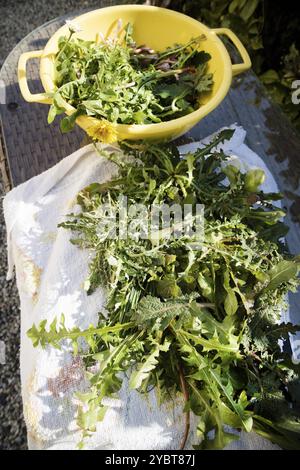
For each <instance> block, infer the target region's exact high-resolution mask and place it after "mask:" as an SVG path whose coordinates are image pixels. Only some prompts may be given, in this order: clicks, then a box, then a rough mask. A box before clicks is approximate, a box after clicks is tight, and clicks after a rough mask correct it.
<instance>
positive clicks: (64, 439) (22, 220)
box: [4, 126, 277, 450]
mask: <svg viewBox="0 0 300 470" xmlns="http://www.w3.org/2000/svg"><path fill="white" fill-rule="evenodd" d="M233 127H234V128H235V129H236V130H235V133H234V136H233V137H232V139H231V140H230V141H229V142H226V143H225V144H223V145H222V146H221V147H222V148H223V149H224V150H225V151H226V152H228V153H229V154H230V155H232V160H233V161H235V162H239V164H240V165H241V167H242V168H245V167H256V166H257V167H261V168H263V169H264V170H265V172H266V175H267V178H266V183H265V188H264V189H265V190H267V191H276V190H277V186H276V183H275V181H274V179H273V177H272V175H271V174H270V171H269V170H268V168H267V167H266V166H265V164H264V162H263V161H262V160H261V159H260V158H259V157H258V156H257V155H256V154H255V153H254V152H252V151H251V150H250V149H249V148H248V147H247V146H246V145H245V144H244V139H245V135H246V132H245V131H244V130H243V129H242V128H241V127H238V126H233ZM209 139H210V138H208V139H205V141H207V140H209ZM202 143H203V142H202ZM199 145H201V143H199V142H198V143H192V144H189V145H188V146H183V147H182V149H181V151H182V152H183V153H185V152H186V151H188V150H194V148H196V147H198V146H199ZM41 158H42V155H41ZM115 173H116V168H115V166H114V164H112V163H111V162H110V161H108V160H105V159H104V158H102V157H99V155H98V154H97V153H96V152H95V149H94V146H93V145H92V144H91V145H87V146H86V147H84V148H82V149H80V150H78V151H77V152H75V153H73V154H72V155H69V156H68V157H66V158H65V159H64V160H62V161H61V162H59V163H58V164H57V165H55V166H54V167H53V168H51V169H49V170H47V171H46V172H44V173H42V174H40V175H38V176H36V177H34V178H32V179H31V180H29V181H26V182H25V183H23V184H22V185H20V186H18V187H16V188H14V189H13V190H12V191H10V192H9V193H8V194H7V195H6V197H5V199H4V213H5V220H6V225H7V240H8V264H9V266H8V278H11V277H12V275H13V268H14V267H15V270H16V277H17V286H18V290H19V294H20V301H21V381H22V398H23V405H24V416H25V420H26V425H27V430H28V445H29V449H66V450H67V449H74V448H75V447H76V445H77V443H78V442H79V441H80V439H81V434H80V432H79V430H78V428H77V425H76V409H77V402H76V399H75V398H74V392H75V391H76V390H81V389H82V388H83V387H84V385H85V378H84V369H83V365H82V363H81V361H80V359H76V358H75V359H74V358H73V357H72V355H71V353H70V352H69V351H67V350H62V351H59V350H55V349H53V348H47V349H46V350H42V349H40V348H38V349H34V348H33V346H32V344H31V341H30V340H29V339H28V338H27V336H26V332H27V330H28V329H29V328H30V327H31V326H32V324H33V323H35V324H38V323H39V322H40V321H41V320H43V319H48V321H51V320H52V319H53V318H54V317H55V316H60V314H61V313H64V314H65V317H66V325H67V326H68V327H72V326H74V325H76V326H79V327H80V328H86V327H87V326H88V325H89V324H90V323H95V322H96V321H97V313H98V312H99V311H100V310H101V308H102V307H103V306H104V304H105V295H104V291H103V290H101V289H98V290H97V291H96V292H95V293H93V294H92V295H90V296H87V295H86V293H85V291H84V290H83V283H84V281H85V278H86V276H87V274H88V253H87V252H86V251H84V250H80V249H78V248H77V247H76V246H74V245H72V244H71V243H70V241H69V238H70V233H69V231H66V230H64V229H62V228H57V225H58V223H59V222H61V221H63V220H64V217H65V215H66V214H67V213H69V212H71V211H72V210H73V206H74V205H75V201H76V195H77V193H78V192H79V191H80V190H81V189H82V188H83V187H85V186H86V185H88V184H90V183H92V182H95V181H99V182H101V181H102V182H103V181H105V180H108V179H109V178H111V176H112V175H113V174H115ZM108 405H109V409H108V411H107V413H106V416H105V418H104V420H103V421H102V422H100V423H99V425H98V427H97V432H96V433H95V434H94V435H93V437H92V438H91V439H88V440H87V442H86V447H87V448H91V449H92V448H93V449H115V450H119V449H131V450H132V449H150V450H152V449H153V450H154V449H177V448H178V447H179V442H180V440H181V438H182V435H183V430H184V419H183V417H182V406H181V405H182V404H181V403H180V402H178V401H177V402H176V403H175V402H174V403H170V404H168V405H166V406H165V407H162V408H159V407H158V406H157V403H156V395H155V391H152V392H151V393H150V394H149V395H148V396H147V399H146V398H144V397H143V396H141V395H140V394H139V393H137V392H135V391H129V389H128V381H127V379H126V378H124V383H123V387H122V390H121V394H120V397H119V399H111V400H108ZM193 427H195V426H193V425H192V428H193ZM196 442H197V438H196V436H195V434H194V433H191V435H190V438H189V441H188V446H187V447H188V448H191V447H192V444H193V443H196ZM274 447H275V446H273V445H272V444H271V443H269V442H268V441H266V440H264V439H262V438H260V437H258V436H257V435H256V434H254V433H250V434H246V433H242V434H241V439H240V441H238V442H234V443H232V444H231V445H230V446H229V448H232V449H270V448H274ZM275 448H276V447H275Z"/></svg>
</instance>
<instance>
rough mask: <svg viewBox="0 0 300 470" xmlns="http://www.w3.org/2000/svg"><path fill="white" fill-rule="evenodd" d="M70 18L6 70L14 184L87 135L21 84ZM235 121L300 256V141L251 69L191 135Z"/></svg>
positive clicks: (44, 31)
mask: <svg viewBox="0 0 300 470" xmlns="http://www.w3.org/2000/svg"><path fill="white" fill-rule="evenodd" d="M112 3H113V2H112ZM73 16H74V15H70V16H68V18H72V17H73ZM76 16H77V15H76ZM65 19H66V17H62V18H58V19H55V20H53V21H51V22H49V23H47V24H45V25H43V26H41V27H40V28H38V29H36V30H35V31H33V32H32V33H31V34H29V35H28V36H27V37H26V38H24V39H23V40H22V41H21V42H20V43H19V44H18V46H17V47H16V48H15V49H14V50H13V51H12V52H11V54H10V55H9V56H8V58H7V60H6V61H5V63H4V65H3V67H2V69H1V73H0V80H1V81H0V87H1V88H0V98H1V102H0V105H1V107H0V111H1V124H2V141H3V146H4V156H5V162H6V167H7V172H8V175H7V176H8V178H9V179H10V181H11V185H12V186H15V185H18V184H20V183H22V182H23V181H26V180H27V179H29V178H30V177H32V176H34V175H37V174H38V173H41V172H42V171H45V170H47V169H48V168H50V167H51V166H52V165H54V164H55V163H57V162H58V161H59V160H61V159H62V158H63V157H65V156H66V155H68V154H70V153H72V152H73V151H75V150H76V149H77V148H78V147H79V146H80V145H81V143H82V140H83V137H84V134H83V132H82V131H81V130H80V129H79V128H78V127H77V128H76V129H75V130H74V131H73V132H71V133H68V134H65V135H62V134H61V132H60V130H59V125H58V120H57V121H56V122H55V123H54V124H52V125H51V126H49V125H48V124H47V111H48V106H47V105H42V104H35V103H26V102H25V101H24V100H23V98H22V96H21V94H20V91H19V86H18V83H17V74H16V69H17V61H18V58H19V56H20V54H21V53H22V52H25V51H28V50H34V49H42V48H43V47H44V45H45V44H46V42H47V40H48V39H49V37H50V36H51V35H52V34H53V33H54V32H55V31H56V30H57V29H58V28H59V27H60V26H61V25H62V24H63V23H64V21H65ZM28 77H29V86H30V89H31V90H32V92H34V93H37V92H40V91H43V89H42V86H41V84H40V81H39V73H38V62H37V61H36V60H31V61H30V62H29V63H28ZM235 122H236V123H238V124H239V125H241V126H243V127H244V128H245V129H246V131H247V141H246V143H247V144H248V145H249V147H250V148H251V149H253V150H254V151H255V152H256V153H257V154H258V155H259V156H261V157H262V158H263V160H264V161H265V163H266V164H267V166H268V167H269V169H270V170H271V172H272V173H273V175H274V178H275V179H276V181H277V184H278V186H279V189H280V190H281V191H282V193H283V194H284V206H285V208H286V209H287V218H286V222H287V224H288V225H289V226H290V232H289V234H288V236H287V241H288V244H289V247H290V250H291V251H292V252H293V253H300V230H299V224H300V188H299V186H300V185H299V183H300V137H299V135H298V134H297V133H296V131H295V130H294V129H293V127H292V126H291V125H290V123H289V121H288V120H287V118H286V116H285V115H284V114H283V113H282V112H281V110H280V109H279V108H278V107H277V106H275V105H274V104H271V103H270V101H269V100H268V99H267V97H266V94H265V91H264V89H263V87H262V85H261V84H260V82H259V80H258V79H257V77H256V76H255V75H254V74H253V73H252V72H251V71H250V72H247V73H246V74H244V75H242V76H240V77H238V78H235V79H234V81H233V84H232V88H231V90H230V92H229V94H228V95H227V97H226V98H225V100H224V101H223V102H222V103H221V105H220V106H219V107H218V108H217V109H215V110H214V111H213V112H212V113H211V114H209V116H207V117H206V118H205V119H204V120H202V121H201V122H200V123H199V124H198V125H197V126H196V127H195V128H194V129H193V130H192V131H191V132H190V134H189V135H190V136H191V137H192V138H193V139H195V140H198V139H200V138H202V137H205V136H207V135H209V134H210V133H212V132H214V131H216V130H217V129H219V128H220V127H223V126H226V125H230V124H232V123H235ZM0 157H1V156H0ZM0 159H1V158H0ZM2 166H3V165H2ZM290 305H291V316H292V318H293V320H294V321H296V320H297V321H298V322H299V323H300V311H299V305H300V294H299V295H293V296H291V298H290ZM299 354H300V344H299Z"/></svg>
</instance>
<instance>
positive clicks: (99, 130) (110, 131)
mask: <svg viewBox="0 0 300 470" xmlns="http://www.w3.org/2000/svg"><path fill="white" fill-rule="evenodd" d="M90 121H92V123H91V124H90V125H89V127H88V128H87V129H86V132H87V134H88V135H89V136H90V137H92V139H94V140H99V141H100V142H103V143H104V144H112V143H114V142H116V141H117V132H116V128H115V126H114V125H113V124H112V123H111V122H109V121H107V120H106V119H101V120H99V119H96V118H90Z"/></svg>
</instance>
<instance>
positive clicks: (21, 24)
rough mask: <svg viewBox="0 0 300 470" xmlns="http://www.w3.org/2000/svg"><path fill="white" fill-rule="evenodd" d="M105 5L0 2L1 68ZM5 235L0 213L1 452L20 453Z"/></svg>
mask: <svg viewBox="0 0 300 470" xmlns="http://www.w3.org/2000/svg"><path fill="white" fill-rule="evenodd" d="M105 3H106V2H101V1H99V0H98V1H97V0H51V1H49V0H0V31H1V36H0V66H1V65H2V64H3V62H4V60H5V57H6V56H7V55H8V54H9V52H10V51H11V49H12V48H13V47H14V46H15V45H16V44H17V43H18V42H19V41H20V40H21V39H22V38H23V37H24V36H26V35H27V34H28V33H30V32H31V31H32V30H33V29H34V28H36V27H38V26H40V25H41V24H43V23H45V22H46V21H49V20H51V19H53V18H56V17H58V16H61V15H65V14H67V13H71V12H73V11H79V10H81V9H88V8H91V9H93V8H97V7H101V6H103V4H105ZM120 3H121V1H120ZM132 3H134V2H132ZM101 4H102V5H101ZM2 195H3V188H2V184H1V181H0V196H1V197H2ZM5 236H6V234H5V226H4V220H3V214H2V211H0V340H2V341H5V345H6V364H5V365H1V364H0V449H9V450H20V449H26V448H27V444H26V430H25V424H24V420H23V415H22V402H21V395H20V376H19V329H20V323H19V318H20V313H19V297H18V292H17V289H16V285H15V282H14V281H10V282H7V281H6V262H7V261H6V243H5Z"/></svg>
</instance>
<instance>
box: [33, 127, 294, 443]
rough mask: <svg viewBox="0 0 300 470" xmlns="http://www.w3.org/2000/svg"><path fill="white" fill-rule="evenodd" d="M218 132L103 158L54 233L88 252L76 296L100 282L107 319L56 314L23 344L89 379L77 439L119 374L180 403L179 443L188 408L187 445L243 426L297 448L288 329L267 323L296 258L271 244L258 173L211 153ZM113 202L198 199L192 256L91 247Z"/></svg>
mask: <svg viewBox="0 0 300 470" xmlns="http://www.w3.org/2000/svg"><path fill="white" fill-rule="evenodd" d="M231 135H232V131H230V130H225V131H222V132H221V133H220V134H219V136H217V137H216V138H215V139H214V140H213V141H212V142H211V143H210V144H209V145H207V146H206V147H204V148H202V149H198V150H197V151H196V152H195V153H189V154H187V155H186V156H185V157H184V158H181V157H180V155H179V152H178V149H177V148H176V147H175V146H172V145H168V146H162V145H161V146H154V145H152V146H148V145H147V144H145V146H144V147H140V148H133V147H129V146H126V147H124V151H125V152H127V154H130V155H131V156H132V157H134V160H133V161H132V160H129V161H128V159H127V160H126V162H125V161H124V156H123V157H122V158H120V157H119V152H120V151H119V150H116V151H115V153H113V154H110V155H109V158H111V159H112V160H114V161H115V162H116V163H117V165H118V166H119V174H118V176H117V177H116V178H115V179H112V180H111V181H109V182H106V183H102V184H98V183H94V184H92V185H90V186H89V187H87V188H85V189H84V190H83V191H82V192H81V193H80V194H79V196H78V204H80V207H81V211H80V212H79V213H78V214H71V215H69V217H68V220H67V221H66V222H64V223H63V224H62V227H64V228H66V229H69V230H71V231H72V233H73V239H72V242H73V243H75V244H76V245H78V246H79V247H82V248H85V249H88V250H89V251H90V252H91V254H92V255H93V260H92V262H91V264H90V275H89V278H88V279H87V282H86V289H87V291H88V293H89V294H90V293H92V292H93V290H95V289H96V288H97V287H98V286H106V288H107V305H106V310H107V313H106V314H103V313H101V312H100V314H99V323H98V325H97V326H95V327H90V328H89V329H87V330H86V331H80V330H79V329H78V328H74V329H71V330H68V329H67V328H66V326H65V324H64V318H63V317H61V319H60V320H59V321H56V320H55V321H54V322H53V323H52V324H51V325H50V327H48V328H47V324H46V321H44V322H42V323H40V325H38V326H36V325H34V326H33V327H32V328H31V329H30V331H29V332H28V335H29V337H30V338H31V339H32V341H33V344H34V346H38V345H41V346H42V347H45V346H46V345H52V346H55V347H59V346H60V344H61V342H62V341H64V340H66V339H69V340H71V342H72V344H73V347H74V353H75V354H82V356H83V358H84V361H85V364H86V368H87V370H89V378H90V390H89V391H88V392H87V393H85V394H81V395H80V397H81V400H82V401H83V406H82V408H81V409H80V411H79V414H78V424H79V426H80V427H81V428H82V429H83V431H84V436H86V435H89V433H90V432H92V431H94V430H95V428H96V424H97V421H98V420H99V419H102V417H103V415H104V413H105V407H104V406H103V404H102V400H103V398H104V397H109V396H115V394H117V393H118V391H119V390H120V388H121V385H122V377H123V375H122V373H123V372H126V373H128V374H130V380H129V385H130V387H131V388H132V389H136V390H138V391H140V392H146V391H148V390H150V389H152V388H153V387H154V388H155V390H156V392H157V397H158V402H159V403H163V402H166V401H168V400H169V399H172V397H174V396H175V395H176V394H178V393H179V394H181V395H182V397H183V399H184V402H185V406H184V407H183V411H182V413H183V414H185V429H183V438H182V442H181V448H183V447H184V445H185V443H186V439H187V436H188V432H189V428H190V413H191V412H193V413H194V414H196V415H197V416H198V417H199V420H198V429H197V431H198V436H199V442H198V443H195V446H196V448H201V449H211V448H214V449H220V448H223V447H224V446H226V445H227V444H228V443H229V442H230V441H231V440H234V439H238V436H237V435H236V433H234V432H233V431H232V430H245V431H251V430H254V431H256V432H257V433H258V434H260V435H262V436H264V437H267V438H269V439H270V440H271V441H272V442H275V443H277V444H279V445H280V446H281V447H282V448H285V449H296V448H300V412H299V408H298V406H299V395H298V398H297V387H298V388H299V383H300V381H299V372H300V367H299V365H296V364H294V363H293V361H292V359H291V356H290V355H289V354H288V353H286V352H284V351H283V350H282V347H281V346H280V342H282V341H283V342H285V340H287V339H288V335H289V334H294V333H295V332H296V331H297V330H298V329H299V328H298V327H296V326H293V325H292V324H290V323H280V316H281V311H282V309H284V308H285V302H286V294H287V293H288V292H289V291H295V290H296V289H297V286H298V278H297V274H298V270H299V261H298V259H297V258H293V257H292V256H291V255H289V253H288V252H287V248H286V246H285V244H284V243H283V242H282V240H283V238H282V237H283V235H284V234H285V233H286V228H285V226H284V224H283V223H282V222H281V220H280V219H281V218H282V216H283V212H282V211H281V210H280V209H278V208H277V207H275V206H273V205H272V201H274V200H278V199H280V195H278V194H265V193H264V192H262V191H261V190H260V189H259V186H260V184H261V182H262V181H263V173H262V171H261V170H250V171H249V172H248V173H246V174H242V173H241V172H240V171H239V169H238V168H236V167H234V166H232V165H227V166H226V165H224V163H225V162H226V159H227V157H226V155H225V154H224V153H223V152H222V151H216V150H214V148H215V146H216V145H217V144H218V143H220V142H222V141H224V140H225V139H228V138H230V137H231ZM124 145H125V144H123V146H124ZM136 159H138V161H139V164H137V160H136ZM228 182H229V183H228ZM120 193H121V194H123V195H124V196H127V198H128V204H130V203H143V204H146V205H147V206H149V207H150V205H153V204H157V203H158V204H161V203H166V204H172V203H174V202H176V203H177V204H180V205H183V204H185V203H187V202H189V203H191V204H196V203H201V204H204V205H205V211H204V214H205V227H204V239H203V242H202V247H201V249H200V248H199V247H198V248H195V246H194V245H193V240H191V239H190V238H189V237H188V236H186V235H182V236H181V237H179V238H170V239H169V240H166V239H160V240H158V241H156V242H155V243H153V242H152V241H151V240H149V239H144V240H142V239H134V238H126V239H120V238H115V239H110V238H109V237H106V238H105V237H102V238H101V237H100V235H99V231H98V226H99V222H100V220H99V217H100V216H99V211H98V209H99V207H101V206H102V205H103V204H105V203H107V202H110V204H113V205H116V206H117V205H118V204H119V202H118V201H119V195H120ZM279 240H281V241H279ZM81 338H84V339H85V341H86V342H87V343H88V345H89V348H90V352H89V354H86V350H84V349H83V350H82V349H81V347H80V344H81V343H80V341H82V339H81ZM79 339H80V341H78V340H79ZM78 349H79V351H78ZM225 425H227V426H225ZM211 431H212V432H211Z"/></svg>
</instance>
